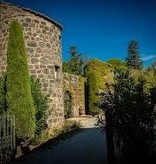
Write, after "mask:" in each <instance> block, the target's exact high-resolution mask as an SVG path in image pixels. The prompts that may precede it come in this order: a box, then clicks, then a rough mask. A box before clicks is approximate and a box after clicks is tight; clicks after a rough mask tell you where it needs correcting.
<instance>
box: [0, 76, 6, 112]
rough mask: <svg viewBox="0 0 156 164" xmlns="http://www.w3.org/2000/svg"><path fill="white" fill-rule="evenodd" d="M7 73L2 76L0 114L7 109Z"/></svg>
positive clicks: (0, 78)
mask: <svg viewBox="0 0 156 164" xmlns="http://www.w3.org/2000/svg"><path fill="white" fill-rule="evenodd" d="M5 94H6V75H5V74H3V75H1V76H0V114H2V113H3V112H5V111H6V100H5Z"/></svg>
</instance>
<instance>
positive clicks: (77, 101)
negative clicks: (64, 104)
mask: <svg viewBox="0 0 156 164" xmlns="http://www.w3.org/2000/svg"><path fill="white" fill-rule="evenodd" d="M63 79H64V84H63V90H64V93H65V92H66V91H68V92H69V93H70V95H71V101H72V102H71V103H72V111H73V112H74V109H76V110H77V112H76V113H77V115H78V113H79V112H78V110H79V108H83V110H84V108H85V102H84V101H85V100H84V97H85V93H84V82H85V78H84V77H82V76H80V75H79V76H77V75H73V74H68V73H64V78H63ZM73 114H75V113H73Z"/></svg>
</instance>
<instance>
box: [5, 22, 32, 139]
mask: <svg viewBox="0 0 156 164" xmlns="http://www.w3.org/2000/svg"><path fill="white" fill-rule="evenodd" d="M6 86H7V106H8V109H7V111H8V113H9V114H14V115H15V118H16V121H15V123H16V134H17V137H18V138H32V137H33V136H34V132H35V107H34V102H33V99H32V95H31V79H30V75H29V69H28V63H27V57H26V50H25V43H24V37H23V30H22V27H21V25H20V23H19V22H18V21H17V20H13V21H12V22H11V25H10V30H9V40H8V48H7V81H6Z"/></svg>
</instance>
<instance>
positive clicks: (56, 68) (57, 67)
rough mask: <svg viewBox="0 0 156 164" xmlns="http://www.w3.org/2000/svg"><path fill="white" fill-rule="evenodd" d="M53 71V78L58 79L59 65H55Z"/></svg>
mask: <svg viewBox="0 0 156 164" xmlns="http://www.w3.org/2000/svg"><path fill="white" fill-rule="evenodd" d="M54 69H55V72H54V78H55V79H59V78H60V77H59V75H60V67H59V66H57V65H55V68H54Z"/></svg>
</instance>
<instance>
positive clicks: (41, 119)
mask: <svg viewBox="0 0 156 164" xmlns="http://www.w3.org/2000/svg"><path fill="white" fill-rule="evenodd" d="M31 93H32V97H33V100H34V105H35V118H36V130H35V134H36V135H40V134H41V133H42V131H43V130H44V129H46V127H47V124H46V118H47V117H46V112H47V110H48V100H47V97H46V96H45V95H44V94H43V93H42V91H41V84H40V82H39V79H35V78H34V77H33V76H32V77H31Z"/></svg>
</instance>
